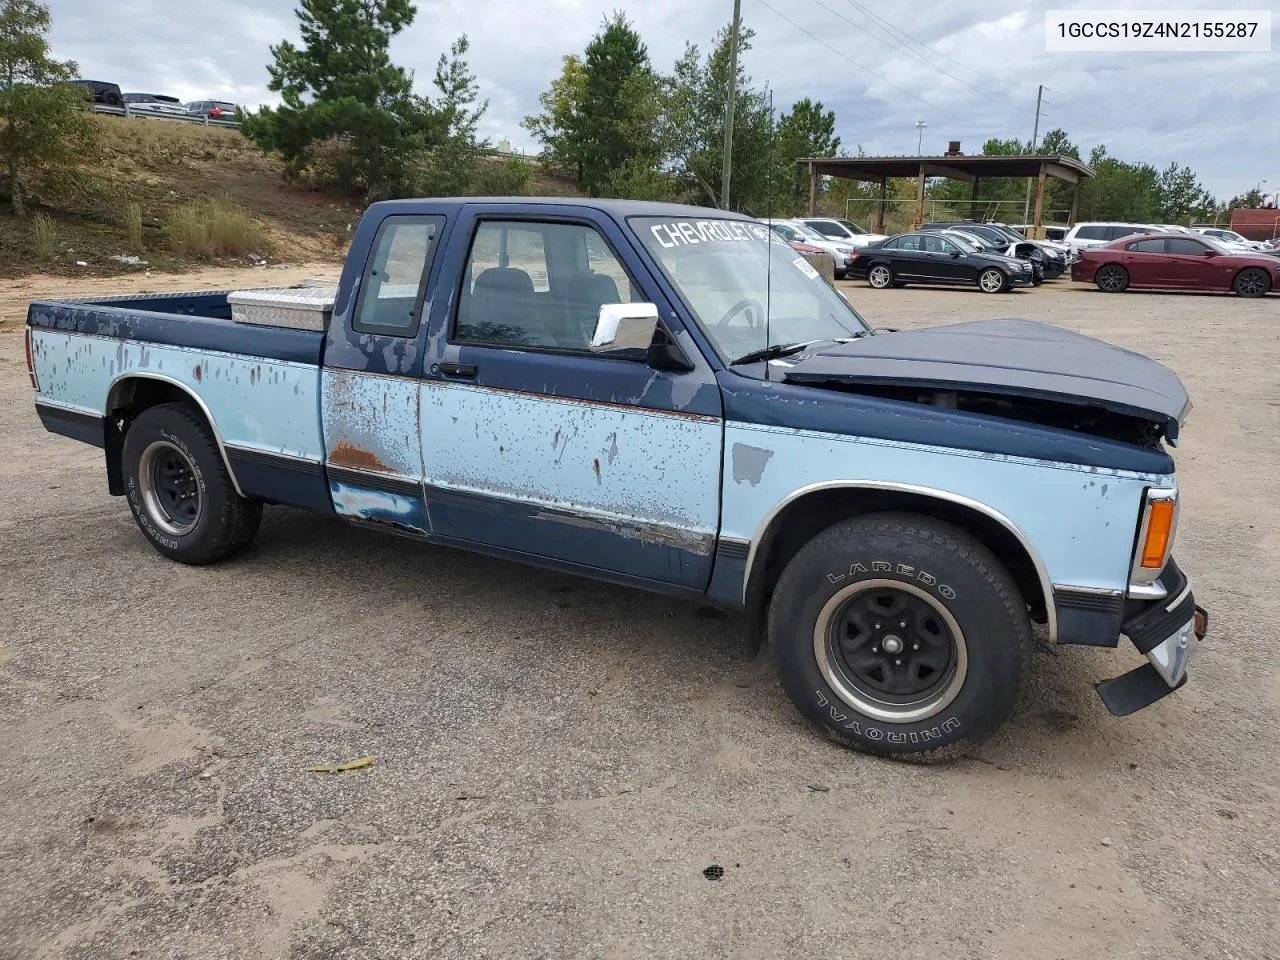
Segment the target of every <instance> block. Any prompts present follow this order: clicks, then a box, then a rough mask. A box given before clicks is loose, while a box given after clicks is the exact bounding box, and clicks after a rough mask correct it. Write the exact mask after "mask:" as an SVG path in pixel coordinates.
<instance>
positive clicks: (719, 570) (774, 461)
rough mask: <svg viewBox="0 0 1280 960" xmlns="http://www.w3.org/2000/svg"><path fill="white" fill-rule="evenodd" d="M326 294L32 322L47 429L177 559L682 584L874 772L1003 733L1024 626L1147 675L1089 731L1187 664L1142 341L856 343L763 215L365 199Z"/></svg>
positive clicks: (965, 328)
mask: <svg viewBox="0 0 1280 960" xmlns="http://www.w3.org/2000/svg"><path fill="white" fill-rule="evenodd" d="M299 293H300V294H301V293H302V292H301V291H299ZM314 293H315V291H312V294H314ZM328 296H329V298H330V299H331V301H332V316H331V319H329V320H328V322H327V329H324V330H320V329H316V330H307V329H292V328H285V327H277V326H271V325H264V324H254V323H245V322H239V320H238V319H233V317H232V306H231V304H229V302H228V295H227V294H226V293H190V294H180V295H165V296H149V297H122V298H114V299H110V298H108V299H98V300H79V301H66V302H36V303H33V304H32V305H31V308H30V312H29V315H28V321H27V322H28V328H27V337H28V340H27V344H28V363H29V366H30V368H31V372H32V383H33V385H34V387H35V389H36V406H37V410H38V412H39V415H40V416H41V418H42V419H43V421H44V423H45V425H46V427H47V428H48V429H49V430H51V431H53V432H55V433H61V434H64V435H66V436H70V437H73V438H75V439H78V440H82V441H85V442H88V443H92V444H96V445H98V446H100V447H102V448H103V449H104V451H105V455H106V456H105V460H106V472H107V484H108V490H109V491H110V492H111V493H112V494H114V495H118V496H119V495H123V496H125V497H127V499H128V502H129V506H130V508H131V510H132V511H133V514H134V517H135V518H136V520H137V523H138V526H139V527H140V528H141V530H142V532H143V534H144V535H145V536H146V537H147V538H148V539H149V540H150V541H151V542H152V544H154V546H155V547H156V549H158V550H159V551H160V552H161V553H163V554H165V555H167V556H169V557H171V558H173V559H175V560H178V561H181V562H184V563H190V564H203V563H210V562H214V561H218V560H222V559H225V558H227V557H230V556H232V555H233V554H235V553H237V552H238V551H240V550H243V549H244V548H245V547H246V546H247V545H248V544H249V543H250V541H251V540H252V539H253V537H254V534H255V532H256V530H257V527H258V521H259V518H260V516H261V511H262V505H263V504H264V503H270V504H284V505H289V506H293V507H301V508H303V509H306V510H312V511H315V512H316V513H320V514H325V515H337V516H338V517H341V518H344V519H346V520H349V521H351V522H353V523H357V524H364V525H367V526H370V527H374V528H378V529H383V530H390V531H394V532H397V533H401V534H407V535H410V536H414V537H422V538H426V539H430V540H433V541H438V542H441V543H447V544H455V545H457V546H461V547H465V548H468V549H472V550H478V551H482V552H485V553H491V554H496V555H499V556H503V557H508V558H512V559H516V560H522V561H527V562H531V563H535V564H539V565H542V566H546V567H553V568H557V569H561V570H566V571H572V572H576V573H581V574H584V575H587V576H591V577H598V578H600V579H604V580H610V581H614V582H618V583H624V584H634V585H636V586H641V587H646V588H650V589H656V590H661V591H667V592H670V593H673V594H681V595H686V596H690V597H700V598H706V599H709V600H710V601H712V602H714V603H717V604H720V605H723V606H726V607H734V608H741V609H745V610H746V611H747V614H748V617H749V620H748V622H749V623H750V624H751V630H752V633H751V636H750V638H749V642H750V643H751V644H752V645H753V646H758V645H759V643H760V642H761V640H762V639H763V638H766V637H767V639H768V642H769V644H770V645H771V647H772V648H773V650H774V652H775V654H776V656H777V659H778V663H779V669H780V674H781V678H782V682H783V684H784V686H785V688H786V689H787V691H788V693H789V695H790V696H791V698H792V699H793V700H794V702H795V703H796V705H797V706H798V707H799V709H800V710H801V711H803V712H804V713H805V714H806V715H807V716H808V717H809V718H810V719H811V720H813V721H814V722H815V723H817V724H819V725H820V726H821V727H823V728H824V729H825V730H826V731H827V732H828V733H829V734H830V735H831V736H832V737H834V738H835V739H837V740H838V741H840V742H842V743H845V744H848V745H852V746H856V747H859V748H862V749H866V750H871V751H875V752H879V753H884V754H891V755H898V756H904V755H922V756H939V755H948V754H952V753H955V752H957V751H959V750H961V749H963V747H964V745H966V744H968V743H972V742H975V741H977V740H979V739H980V738H982V737H983V736H985V735H986V734H988V733H990V732H991V731H992V730H993V729H995V728H996V727H997V726H998V725H999V724H1000V723H1001V722H1003V721H1004V720H1005V719H1006V718H1007V716H1008V715H1009V713H1010V711H1011V709H1012V706H1013V704H1014V701H1015V698H1016V694H1017V690H1018V685H1019V682H1020V680H1021V678H1022V675H1023V673H1024V671H1025V670H1026V668H1027V663H1028V656H1029V651H1030V649H1031V642H1032V640H1031V636H1032V634H1031V630H1032V626H1031V625H1032V623H1033V622H1037V623H1042V624H1044V625H1045V630H1046V631H1047V635H1048V640H1049V642H1057V643H1083V644H1093V645H1098V646H1109V647H1114V646H1116V644H1117V643H1118V641H1119V638H1120V636H1121V635H1122V634H1123V635H1126V636H1128V637H1129V639H1130V640H1131V641H1132V642H1133V644H1134V645H1135V646H1136V647H1137V648H1138V650H1139V651H1141V652H1142V653H1144V654H1146V655H1147V658H1148V660H1149V662H1148V663H1146V664H1144V665H1143V666H1142V667H1140V668H1138V669H1137V670H1134V671H1131V672H1129V673H1127V674H1125V675H1123V676H1121V677H1117V678H1116V679H1114V680H1110V681H1107V682H1106V683H1104V684H1101V685H1099V692H1100V693H1101V694H1102V698H1103V700H1104V702H1105V703H1106V705H1107V706H1108V707H1109V708H1110V709H1111V710H1112V712H1114V713H1117V714H1123V713H1127V712H1130V711H1132V710H1135V709H1138V708H1140V707H1142V706H1145V705H1147V704H1148V703H1151V702H1153V701H1154V700H1156V699H1158V698H1159V697H1161V696H1163V695H1164V694H1166V693H1168V692H1169V691H1170V690H1171V689H1173V688H1175V687H1176V686H1178V685H1179V684H1181V683H1182V682H1183V681H1184V679H1185V677H1186V663H1187V660H1188V659H1189V657H1190V655H1191V654H1192V652H1193V651H1194V649H1195V647H1196V644H1197V640H1198V638H1199V637H1202V636H1203V633H1204V629H1205V619H1206V618H1205V615H1204V613H1203V611H1202V610H1200V609H1199V608H1198V607H1196V605H1195V602H1194V600H1193V598H1192V595H1191V590H1190V587H1189V585H1188V583H1187V580H1186V578H1185V577H1184V576H1183V575H1182V573H1181V572H1180V571H1179V569H1178V567H1177V565H1176V563H1174V561H1173V560H1172V559H1171V555H1170V551H1171V548H1172V544H1173V537H1174V527H1175V521H1176V517H1177V487H1176V484H1175V480H1174V465H1173V461H1172V459H1171V458H1170V456H1169V453H1168V452H1167V450H1166V449H1165V447H1166V444H1170V445H1171V444H1173V443H1175V442H1176V440H1177V436H1178V431H1179V429H1180V428H1181V425H1182V423H1183V421H1184V419H1185V416H1186V413H1187V411H1188V409H1189V407H1190V404H1189V402H1188V399H1187V395H1186V392H1185V390H1184V389H1183V387H1182V384H1181V383H1180V382H1179V381H1178V379H1177V377H1175V376H1174V375H1173V374H1172V373H1171V372H1170V371H1169V370H1167V369H1165V368H1164V367H1162V366H1160V365H1159V364H1157V363H1155V362H1153V361H1151V360H1148V359H1147V358H1145V357H1141V356H1139V355H1136V354H1133V353H1129V352H1127V351H1123V350H1120V349H1117V348H1114V347H1111V346H1108V345H1106V344H1103V343H1100V342H1098V341H1096V340H1091V339H1089V338H1086V337H1081V336H1077V335H1075V334H1072V333H1069V332H1067V331H1064V330H1062V329H1060V328H1056V327H1051V326H1046V325H1042V324H1038V323H1033V322H1029V321H1024V320H1001V321H983V322H975V323H965V324H956V325H952V326H944V327H937V328H933V329H928V330H918V331H912V332H901V333H880V334H877V333H875V332H874V331H872V330H871V329H870V328H869V326H868V325H867V324H866V323H865V322H864V321H863V320H862V318H861V317H860V316H858V314H857V313H856V312H855V311H854V310H853V309H852V307H851V306H850V305H849V304H848V303H847V302H846V300H845V299H844V298H843V297H842V296H841V295H840V294H839V293H837V292H836V291H835V290H834V289H832V287H831V286H829V285H828V284H827V283H825V282H823V281H822V280H821V279H820V278H818V276H817V274H816V272H815V271H814V270H813V269H812V268H811V267H810V266H809V265H808V264H807V263H806V262H805V261H804V260H803V258H799V257H798V256H797V255H796V254H795V253H794V251H791V250H790V249H789V248H788V247H787V246H786V245H785V244H783V243H782V242H781V241H777V240H772V239H771V237H770V234H769V232H768V231H767V229H766V228H765V227H764V226H762V225H761V224H759V223H757V222H755V221H752V220H748V219H745V218H741V217H738V216H735V215H732V214H726V213H723V212H720V211H715V210H700V209H696V208H689V207H680V206H669V205H658V204H640V203H624V202H619V201H581V202H569V201H564V200H546V201H538V200H518V201H514V200H406V201H391V202H386V203H379V204H375V205H374V206H372V207H371V208H370V209H369V211H368V212H367V213H366V215H365V217H364V218H363V219H362V221H361V223H360V226H359V228H358V230H357V231H356V234H355V237H354V240H353V242H352V246H351V250H350V253H349V255H348V258H347V262H346V266H345V268H344V270H343V273H342V278H341V281H340V283H339V286H338V288H337V289H336V291H333V292H331V293H330V294H329V295H328ZM232 300H233V301H234V300H235V298H234V297H233V298H232Z"/></svg>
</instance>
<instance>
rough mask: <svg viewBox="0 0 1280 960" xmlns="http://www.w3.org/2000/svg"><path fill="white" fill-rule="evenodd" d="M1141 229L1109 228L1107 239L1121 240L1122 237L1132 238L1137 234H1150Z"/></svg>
mask: <svg viewBox="0 0 1280 960" xmlns="http://www.w3.org/2000/svg"><path fill="white" fill-rule="evenodd" d="M1149 232H1150V231H1148V230H1144V229H1142V228H1141V227H1107V239H1108V240H1119V239H1120V238H1121V237H1131V236H1133V235H1134V234H1135V233H1149Z"/></svg>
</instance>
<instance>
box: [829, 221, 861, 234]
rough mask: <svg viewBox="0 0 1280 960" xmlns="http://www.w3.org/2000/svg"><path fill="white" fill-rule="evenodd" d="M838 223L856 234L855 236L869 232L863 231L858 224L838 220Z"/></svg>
mask: <svg viewBox="0 0 1280 960" xmlns="http://www.w3.org/2000/svg"><path fill="white" fill-rule="evenodd" d="M836 223H838V224H840V226H842V227H844V228H845V229H846V230H848V231H849V232H850V233H852V234H854V235H855V236H857V235H859V234H863V233H866V232H867V231H865V230H863V229H862V228H861V227H860V226H858V225H857V224H856V223H850V222H849V221H848V220H837V221H836Z"/></svg>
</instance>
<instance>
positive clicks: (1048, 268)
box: [920, 220, 1067, 280]
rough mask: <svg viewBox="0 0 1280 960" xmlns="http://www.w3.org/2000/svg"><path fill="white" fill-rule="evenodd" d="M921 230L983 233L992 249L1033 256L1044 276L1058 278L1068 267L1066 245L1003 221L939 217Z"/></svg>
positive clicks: (1047, 278)
mask: <svg viewBox="0 0 1280 960" xmlns="http://www.w3.org/2000/svg"><path fill="white" fill-rule="evenodd" d="M920 229H921V230H964V231H966V232H967V233H969V234H971V235H973V236H977V237H981V238H982V239H983V240H984V241H986V243H987V245H988V246H989V247H990V248H991V249H992V250H998V251H999V252H1000V253H1003V254H1004V255H1005V256H1007V257H1017V258H1018V259H1021V260H1032V261H1034V262H1035V263H1037V264H1038V265H1039V267H1040V273H1041V279H1045V280H1056V279H1057V278H1058V277H1060V276H1062V275H1063V274H1064V273H1066V271H1067V255H1066V251H1065V248H1059V247H1058V245H1057V244H1052V243H1046V242H1044V241H1042V240H1028V239H1027V238H1026V237H1024V236H1022V235H1021V234H1020V233H1018V232H1016V231H1014V230H1011V229H1010V228H1009V227H1006V226H1005V225H1004V224H1002V223H978V222H976V221H974V220H938V221H934V222H933V223H926V224H923V225H922V226H921V227H920Z"/></svg>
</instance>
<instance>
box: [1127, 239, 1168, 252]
mask: <svg viewBox="0 0 1280 960" xmlns="http://www.w3.org/2000/svg"><path fill="white" fill-rule="evenodd" d="M1125 249H1126V250H1128V251H1129V252H1130V253H1164V241H1163V240H1139V241H1138V242H1137V243H1131V244H1129V245H1128V246H1127V247H1125Z"/></svg>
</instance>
